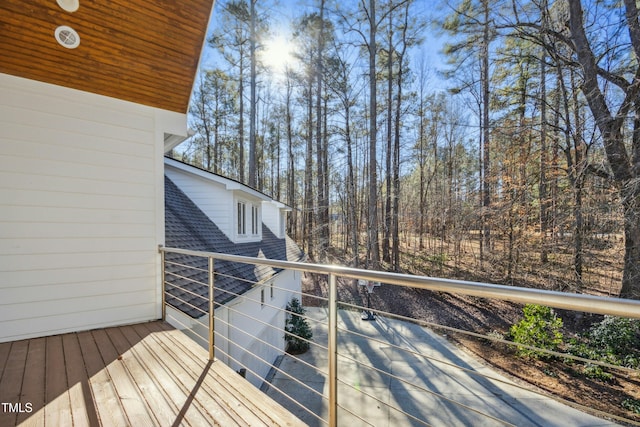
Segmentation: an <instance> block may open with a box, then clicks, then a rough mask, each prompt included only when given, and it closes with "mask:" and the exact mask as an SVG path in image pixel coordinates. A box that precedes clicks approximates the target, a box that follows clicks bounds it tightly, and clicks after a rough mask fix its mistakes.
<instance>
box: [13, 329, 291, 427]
mask: <svg viewBox="0 0 640 427" xmlns="http://www.w3.org/2000/svg"><path fill="white" fill-rule="evenodd" d="M207 359H208V353H207V352H206V351H205V350H204V349H203V348H202V347H200V346H199V345H197V344H196V343H195V342H193V341H191V340H190V339H189V338H188V337H186V336H185V335H184V334H183V333H181V332H180V331H177V330H175V329H173V328H172V327H171V326H169V325H168V324H166V323H163V322H159V321H158V322H150V323H142V324H136V325H131V326H123V327H115V328H108V329H97V330H93V331H87V332H79V333H71V334H64V335H56V336H51V337H46V338H36V339H30V340H22V341H14V342H9V343H2V344H0V403H1V406H0V426H2V427H4V426H14V425H35V426H44V425H46V426H74V427H77V426H96V425H103V426H136V427H137V426H163V427H164V426H179V425H180V426H182V425H185V426H212V425H220V426H235V425H252V426H261V425H292V426H295V425H303V424H302V422H300V421H299V420H298V419H297V418H295V417H294V416H293V415H292V414H291V413H289V412H288V411H286V410H285V409H284V408H282V407H281V406H279V405H278V404H277V403H275V402H274V401H273V400H271V399H270V398H269V397H267V396H266V395H265V394H263V393H261V392H260V391H259V390H257V389H256V388H255V387H253V386H251V385H250V384H249V383H248V382H247V381H246V380H244V379H242V378H241V377H240V376H239V375H238V374H237V373H235V372H234V371H233V370H232V369H230V368H229V367H227V366H226V365H224V364H223V363H222V362H213V363H211V362H209V361H208V360H207ZM18 404H19V405H18ZM20 411H22V412H20Z"/></svg>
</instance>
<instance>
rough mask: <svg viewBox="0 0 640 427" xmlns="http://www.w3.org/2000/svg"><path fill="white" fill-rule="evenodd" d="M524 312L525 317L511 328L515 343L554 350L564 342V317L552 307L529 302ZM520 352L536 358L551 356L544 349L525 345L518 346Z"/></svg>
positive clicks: (522, 354)
mask: <svg viewBox="0 0 640 427" xmlns="http://www.w3.org/2000/svg"><path fill="white" fill-rule="evenodd" d="M523 312H524V318H523V319H522V320H521V321H519V322H518V323H516V324H515V325H512V326H511V328H510V330H509V332H510V333H511V338H512V339H513V341H514V342H515V343H518V344H524V345H527V346H531V347H536V348H539V349H544V350H552V351H553V350H556V349H557V348H558V346H560V344H562V332H561V329H562V319H561V318H559V317H557V316H556V314H555V313H554V312H553V310H551V308H549V307H545V306H542V305H535V304H527V305H526V306H525V307H524V309H523ZM518 354H519V355H521V356H528V357H534V358H549V357H550V356H549V355H548V354H547V353H545V352H543V351H537V350H532V349H528V348H524V347H519V348H518Z"/></svg>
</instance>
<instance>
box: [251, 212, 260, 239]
mask: <svg viewBox="0 0 640 427" xmlns="http://www.w3.org/2000/svg"><path fill="white" fill-rule="evenodd" d="M260 222H261V221H260V207H259V206H258V205H254V204H252V205H251V235H252V236H259V235H260Z"/></svg>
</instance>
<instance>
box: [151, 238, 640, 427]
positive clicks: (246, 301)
mask: <svg viewBox="0 0 640 427" xmlns="http://www.w3.org/2000/svg"><path fill="white" fill-rule="evenodd" d="M160 252H161V254H162V262H163V283H164V289H165V291H164V292H163V304H162V305H163V318H165V319H167V320H168V321H170V322H171V323H173V324H174V325H175V326H176V327H178V328H179V329H182V330H184V331H185V332H186V333H188V334H189V335H190V336H192V337H193V338H194V339H196V340H197V341H198V342H199V343H201V344H202V345H203V346H205V348H208V349H209V357H210V359H211V360H213V359H214V358H215V359H218V360H222V361H224V363H226V364H228V365H230V366H231V367H233V368H234V369H235V370H236V371H237V372H239V373H240V374H241V375H243V376H245V377H246V378H247V379H248V380H249V381H251V382H252V383H253V384H254V385H256V386H258V387H261V388H262V389H263V390H264V391H265V392H266V393H267V394H268V395H269V396H271V397H273V398H274V399H275V400H276V401H278V402H280V403H281V404H283V405H284V406H285V407H287V408H288V409H289V410H290V411H291V412H292V413H294V414H295V415H297V416H298V417H299V418H301V419H302V420H303V421H305V422H306V423H307V424H309V425H318V426H323V425H328V426H336V425H338V423H340V425H348V424H353V423H355V424H356V425H376V426H378V425H392V426H401V425H412V426H413V425H421V426H422V425H426V426H428V425H452V424H458V425H464V424H473V425H522V424H528V425H547V424H548V421H549V420H548V419H547V418H545V417H548V416H549V412H548V408H547V407H542V409H541V407H535V406H527V405H532V404H533V403H531V402H535V401H537V399H539V398H544V399H548V398H549V397H550V396H549V395H548V394H547V393H546V392H542V391H536V390H532V389H531V387H529V386H528V385H522V384H520V383H519V382H514V381H512V380H511V379H507V378H505V377H504V376H503V375H502V374H498V373H496V372H495V371H491V370H487V369H486V368H485V367H483V366H482V365H479V364H478V363H477V362H476V361H474V360H473V358H471V359H468V358H466V357H465V356H461V355H460V354H459V353H457V352H455V351H453V350H451V349H450V348H451V345H450V344H447V342H446V339H444V338H442V336H441V335H442V334H451V335H453V334H463V335H466V336H468V337H472V338H481V339H483V340H487V341H491V342H495V343H499V344H502V345H505V346H514V347H516V348H518V349H528V350H533V351H536V352H539V353H541V354H545V355H547V356H550V357H557V358H561V359H566V360H573V361H574V362H576V363H586V364H589V365H594V366H600V367H602V368H604V369H609V370H614V369H615V370H619V371H620V372H622V373H624V374H626V375H630V376H635V377H640V371H639V370H638V369H636V368H635V367H632V368H631V367H626V366H618V365H616V364H613V363H610V362H609V361H601V360H592V359H589V358H587V357H583V356H581V355H578V356H576V355H573V354H569V353H564V352H560V351H557V350H549V349H545V348H538V347H535V346H531V345H526V344H520V343H514V342H513V341H510V340H507V339H505V338H504V337H500V336H495V335H491V334H486V333H482V332H477V331H470V330H464V329H459V328H456V327H451V326H447V325H442V324H438V323H434V322H428V321H423V320H419V319H414V318H409V317H407V316H403V315H399V314H394V313H390V312H386V311H382V310H377V309H375V308H370V307H368V306H365V305H364V304H363V305H360V304H354V303H353V302H349V301H341V300H339V299H338V283H339V281H343V282H345V281H348V280H349V279H354V280H362V281H372V282H380V283H383V284H385V285H391V286H398V287H409V288H415V289H426V290H432V291H439V292H447V293H452V294H457V295H465V296H474V297H480V298H487V299H498V300H505V301H511V302H516V303H521V304H537V305H542V306H547V307H552V308H555V309H563V310H574V311H578V312H584V313H593V314H600V315H611V316H620V317H625V318H638V319H640V302H639V301H635V300H624V299H618V298H607V297H598V296H589V295H580V294H566V293H561V292H554V291H545V290H538V289H529V288H518V287H511V286H503V285H495V284H487V283H475V282H468V281H459V280H450V279H439V278H431V277H421V276H412V275H406V274H396V273H388V272H379V271H370V270H361V269H354V268H349V267H341V266H334V265H321V264H310V263H301V262H290V261H280V260H267V259H264V258H251V257H245V256H237V255H228V254H221V253H213V252H199V251H192V250H185V249H177V248H164V247H162V248H160ZM185 257H188V258H185ZM185 259H188V261H185ZM196 260H197V261H196ZM216 262H231V263H241V264H252V265H255V266H267V267H272V268H274V269H276V270H275V273H274V274H273V275H272V276H270V277H267V278H261V279H260V280H257V279H256V280H253V279H251V278H247V277H237V276H234V275H233V273H230V272H229V271H225V272H224V273H220V272H218V271H216V268H215V266H216ZM287 271H289V272H299V273H300V274H302V273H304V274H307V275H309V276H313V277H314V278H316V279H317V278H318V277H322V278H323V280H326V282H323V283H325V289H324V293H323V295H322V296H319V295H317V293H315V292H314V293H309V292H303V291H302V289H301V288H300V285H299V283H300V278H299V277H296V276H292V277H293V278H292V277H287V278H285V279H282V280H281V278H282V276H283V272H287ZM223 277H224V278H225V279H226V280H227V282H228V280H230V279H232V280H236V281H237V282H238V283H240V282H242V283H244V284H249V285H250V288H249V290H246V289H245V290H243V291H237V290H233V289H226V288H225V287H221V286H216V282H217V281H218V280H219V279H222V278H223ZM292 298H296V299H298V300H300V301H303V300H305V301H306V303H305V307H306V310H307V311H306V313H304V314H301V313H297V312H295V313H294V312H292V311H289V310H287V308H286V303H287V302H288V301H290V300H291V299H292ZM185 313H189V314H185ZM364 313H366V314H367V316H371V315H373V316H374V317H375V319H376V320H375V321H365V318H366V317H367V316H365V315H364ZM291 316H298V317H300V318H302V319H304V321H305V322H307V323H308V324H310V325H311V329H312V331H313V337H312V338H310V339H305V338H300V337H297V336H296V338H297V339H299V340H302V341H304V342H305V343H306V344H307V346H308V347H309V350H307V352H306V353H304V354H290V353H288V352H286V348H285V339H284V338H285V337H286V336H292V335H294V334H292V333H291V332H288V331H286V330H285V328H284V323H285V319H287V318H290V317H291ZM524 393H533V396H534V397H533V398H532V397H520V396H522V395H523V394H524ZM527 396H529V395H527ZM554 399H555V400H552V401H553V402H555V403H554V404H558V405H560V403H558V402H557V400H561V399H558V398H555V397H554ZM525 402H526V403H525ZM564 403H569V404H570V405H571V406H572V407H573V408H578V409H580V410H583V411H588V412H589V413H595V414H597V415H598V416H600V417H604V418H608V419H610V420H615V421H619V422H624V423H628V424H632V425H640V422H639V421H638V420H635V419H630V418H627V417H624V416H619V415H615V414H609V413H603V412H599V411H598V410H596V409H594V408H585V407H580V405H579V404H576V403H571V402H564ZM638 404H640V400H638ZM545 405H548V404H547V403H545ZM559 408H560V407H559ZM561 408H566V407H565V406H561ZM559 410H560V409H559ZM563 410H564V409H563ZM545 411H546V413H545ZM568 411H569V412H567V414H568V415H566V417H567V418H566V419H561V420H563V421H561V422H564V421H567V420H569V423H574V422H572V420H573V421H575V419H574V418H572V417H579V416H582V415H579V414H581V412H579V411H575V410H574V409H571V410H568ZM571 411H575V412H571ZM553 416H557V414H555V415H553ZM552 419H553V418H552ZM639 419H640V418H639ZM479 420H481V421H479Z"/></svg>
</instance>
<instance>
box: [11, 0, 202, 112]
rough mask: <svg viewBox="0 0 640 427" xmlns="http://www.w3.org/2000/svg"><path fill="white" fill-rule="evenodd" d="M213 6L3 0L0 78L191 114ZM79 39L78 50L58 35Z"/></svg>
mask: <svg viewBox="0 0 640 427" xmlns="http://www.w3.org/2000/svg"><path fill="white" fill-rule="evenodd" d="M213 1H214V0H80V7H79V8H78V10H77V11H75V12H67V11H65V10H63V9H62V8H61V7H60V6H59V5H58V3H57V2H56V0H28V1H25V0H1V1H0V73H5V74H11V75H15V76H19V77H25V78H28V79H32V80H39V81H43V82H47V83H52V84H56V85H60V86H65V87H71V88H74V89H79V90H83V91H87V92H92V93H97V94H100V95H106V96H109V97H114V98H119V99H123V100H126V101H131V102H135V103H139V104H144V105H149V106H152V107H157V108H161V109H164V110H169V111H176V112H180V113H186V112H187V109H188V104H189V97H190V95H191V90H192V87H193V81H194V78H195V73H196V70H197V67H198V61H199V59H200V51H201V49H202V46H203V43H204V39H205V37H206V31H207V24H208V21H209V15H210V13H211V8H212V7H213ZM61 25H66V26H69V27H71V28H73V29H74V30H76V32H77V33H78V35H79V36H80V45H79V46H78V47H77V48H75V49H68V48H65V47H63V46H61V45H60V44H59V43H58V42H57V41H56V39H55V37H54V33H55V30H56V28H57V27H58V26H61Z"/></svg>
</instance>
